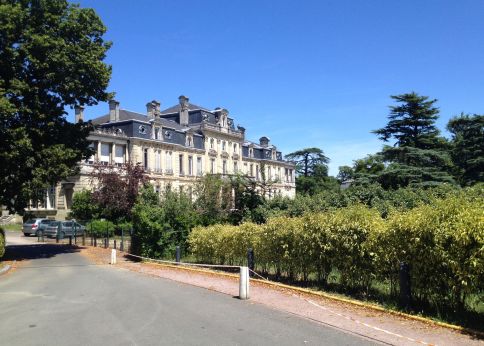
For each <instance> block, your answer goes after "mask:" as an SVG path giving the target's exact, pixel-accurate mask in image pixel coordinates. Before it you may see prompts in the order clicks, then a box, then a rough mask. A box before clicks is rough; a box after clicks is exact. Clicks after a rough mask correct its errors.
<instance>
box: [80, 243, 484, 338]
mask: <svg viewBox="0 0 484 346" xmlns="http://www.w3.org/2000/svg"><path fill="white" fill-rule="evenodd" d="M81 253H82V254H84V255H86V256H88V257H89V258H90V259H91V260H93V261H95V262H96V263H99V264H106V263H108V262H109V259H110V254H111V250H110V249H107V250H106V249H101V248H92V247H87V248H85V249H83V250H82V251H81ZM115 267H116V268H123V269H127V270H131V271H136V272H140V273H144V274H148V275H152V276H156V277H162V278H166V279H170V280H173V281H177V282H181V283H185V284H189V285H194V286H198V287H203V288H206V289H209V290H213V291H217V292H221V293H225V294H227V295H230V296H232V297H237V296H238V289H239V287H238V277H237V276H236V275H235V276H229V275H224V274H218V273H213V272H209V271H205V270H203V269H202V270H199V269H192V268H185V267H172V266H164V265H159V264H154V263H140V262H131V261H130V260H128V259H126V258H123V257H121V256H119V254H118V264H117V265H116V266H115ZM247 302H248V303H249V304H256V303H257V304H263V305H266V306H268V307H271V308H273V309H277V310H282V311H285V312H288V313H291V314H295V315H298V316H301V317H303V318H307V319H311V320H313V321H315V322H318V323H321V324H324V325H327V326H331V327H334V328H337V329H340V330H344V331H346V332H349V333H353V334H358V335H363V336H365V337H367V338H370V339H373V340H375V341H378V342H381V343H385V344H391V345H416V344H420V345H481V346H482V345H484V340H483V339H481V340H479V339H476V338H475V337H473V336H470V335H465V334H463V333H461V332H458V331H454V330H451V329H448V328H444V327H441V326H436V325H433V324H428V323H425V322H421V321H416V320H413V319H407V318H405V317H402V316H396V315H393V314H390V313H387V312H382V311H376V310H374V309H371V308H367V307H361V306H355V305H353V304H350V303H345V302H340V301H336V300H332V299H330V298H324V297H320V296H317V295H312V294H305V293H301V292H298V291H295V290H294V291H293V290H291V289H285V288H281V287H276V286H271V285H268V284H264V283H260V282H254V281H252V282H251V285H250V300H248V301H247Z"/></svg>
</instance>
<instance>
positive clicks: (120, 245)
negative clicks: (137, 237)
mask: <svg viewBox="0 0 484 346" xmlns="http://www.w3.org/2000/svg"><path fill="white" fill-rule="evenodd" d="M119 251H124V229H122V228H121V244H119Z"/></svg>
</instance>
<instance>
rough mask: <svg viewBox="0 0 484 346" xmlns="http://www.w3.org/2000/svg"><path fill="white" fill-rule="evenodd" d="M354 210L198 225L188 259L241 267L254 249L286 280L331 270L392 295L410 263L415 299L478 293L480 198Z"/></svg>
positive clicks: (482, 262)
mask: <svg viewBox="0 0 484 346" xmlns="http://www.w3.org/2000/svg"><path fill="white" fill-rule="evenodd" d="M380 215H381V213H380V212H379V211H377V210H375V209H369V208H368V207H365V206H361V205H356V206H350V207H346V208H341V209H337V210H333V211H327V212H324V213H311V214H305V215H303V216H301V217H293V218H290V217H275V218H272V219H269V221H268V222H267V223H266V224H263V225H256V224H253V223H244V224H242V225H240V226H229V225H214V226H210V227H196V228H194V229H193V231H192V232H191V234H190V236H189V239H188V241H189V245H190V250H191V252H192V254H193V255H194V256H195V258H196V259H197V260H198V261H201V262H205V263H207V262H208V263H218V264H236V265H243V264H245V263H246V254H247V248H249V247H252V248H253V249H254V251H255V257H256V263H257V269H259V270H261V271H264V272H272V273H275V274H276V275H278V276H284V277H287V278H291V279H302V280H307V279H308V277H309V276H310V275H312V277H317V279H318V280H319V281H320V282H321V283H322V284H327V283H328V278H329V276H330V274H331V273H338V283H339V284H340V285H341V286H343V287H345V288H347V289H350V290H359V291H362V290H368V289H369V287H370V286H371V285H372V283H374V282H375V281H379V282H389V283H390V285H391V288H392V292H393V293H396V283H397V279H398V268H399V264H400V262H402V261H405V262H407V263H409V264H410V268H411V280H412V287H413V292H414V293H415V297H416V298H417V299H418V300H420V301H423V302H428V303H431V304H434V305H437V306H438V305H446V306H449V305H450V306H463V305H464V304H465V300H466V297H467V296H469V295H477V296H478V297H479V299H481V301H482V299H483V292H484V198H483V197H482V195H480V196H479V195H478V194H470V195H466V194H464V193H461V194H454V195H451V196H449V197H447V198H445V199H441V200H439V199H437V200H434V201H433V202H432V203H430V204H427V205H421V206H418V207H416V208H414V209H412V210H409V211H393V212H392V213H391V214H390V215H388V217H387V218H386V219H383V218H382V217H381V216H380Z"/></svg>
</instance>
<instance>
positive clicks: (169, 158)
mask: <svg viewBox="0 0 484 346" xmlns="http://www.w3.org/2000/svg"><path fill="white" fill-rule="evenodd" d="M165 169H166V173H168V174H171V173H173V154H172V152H171V151H167V152H166V153H165Z"/></svg>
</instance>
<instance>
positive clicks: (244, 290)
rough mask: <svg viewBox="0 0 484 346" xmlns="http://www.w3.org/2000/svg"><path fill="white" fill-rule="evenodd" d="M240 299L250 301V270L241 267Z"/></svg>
mask: <svg viewBox="0 0 484 346" xmlns="http://www.w3.org/2000/svg"><path fill="white" fill-rule="evenodd" d="M239 299H249V268H248V267H240V279H239Z"/></svg>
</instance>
